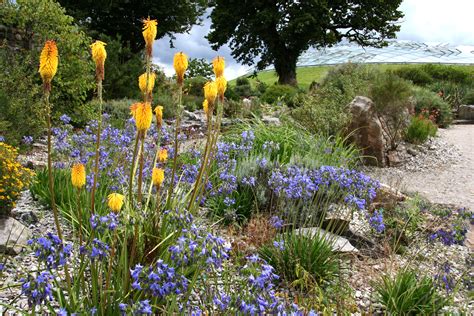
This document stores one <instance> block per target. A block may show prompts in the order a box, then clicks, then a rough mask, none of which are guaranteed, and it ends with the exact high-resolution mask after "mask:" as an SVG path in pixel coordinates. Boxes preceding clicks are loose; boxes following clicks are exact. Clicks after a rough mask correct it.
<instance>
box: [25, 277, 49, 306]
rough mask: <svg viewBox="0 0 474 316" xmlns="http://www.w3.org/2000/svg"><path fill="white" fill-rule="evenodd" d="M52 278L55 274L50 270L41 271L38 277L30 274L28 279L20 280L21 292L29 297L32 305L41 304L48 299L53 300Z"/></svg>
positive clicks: (29, 303)
mask: <svg viewBox="0 0 474 316" xmlns="http://www.w3.org/2000/svg"><path fill="white" fill-rule="evenodd" d="M52 280H53V276H52V275H51V273H49V272H48V271H43V272H41V273H40V274H39V275H38V276H37V277H34V276H32V275H28V277H27V279H24V278H23V279H21V280H20V281H21V282H22V285H21V293H22V294H23V295H26V297H27V298H28V305H29V306H30V307H34V306H37V305H41V304H43V303H44V302H46V300H50V301H52V300H53V289H52V286H51V281H52Z"/></svg>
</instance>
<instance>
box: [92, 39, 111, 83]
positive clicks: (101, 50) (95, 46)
mask: <svg viewBox="0 0 474 316" xmlns="http://www.w3.org/2000/svg"><path fill="white" fill-rule="evenodd" d="M105 45H107V44H105V43H104V42H102V41H95V42H94V43H92V44H91V50H92V59H93V60H94V62H95V74H96V76H97V79H99V80H104V64H105V59H106V58H107V52H106V51H105Z"/></svg>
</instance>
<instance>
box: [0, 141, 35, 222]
mask: <svg viewBox="0 0 474 316" xmlns="http://www.w3.org/2000/svg"><path fill="white" fill-rule="evenodd" d="M17 158H18V150H17V149H16V148H15V147H13V146H10V145H8V144H6V143H4V142H1V141H0V217H2V216H4V215H8V214H9V212H10V210H11V208H13V207H15V201H16V199H17V198H18V196H19V195H20V192H21V191H22V190H23V189H24V188H26V187H28V185H29V183H30V181H31V178H32V176H33V174H34V173H33V172H32V171H31V170H30V169H28V168H25V167H23V166H22V165H21V164H20V163H19V162H18V161H17Z"/></svg>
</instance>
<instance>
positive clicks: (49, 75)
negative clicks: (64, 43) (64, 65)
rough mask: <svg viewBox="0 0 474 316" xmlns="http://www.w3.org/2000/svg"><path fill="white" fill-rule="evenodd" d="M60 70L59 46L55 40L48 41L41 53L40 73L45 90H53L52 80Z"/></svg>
mask: <svg viewBox="0 0 474 316" xmlns="http://www.w3.org/2000/svg"><path fill="white" fill-rule="evenodd" d="M57 71H58V48H57V47H56V42H55V41H46V43H44V47H43V50H42V51H41V55H40V66H39V71H38V72H39V73H40V76H41V79H42V80H43V85H44V88H45V90H47V91H50V90H51V80H53V77H54V75H55V74H56V72H57Z"/></svg>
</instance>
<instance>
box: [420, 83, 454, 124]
mask: <svg viewBox="0 0 474 316" xmlns="http://www.w3.org/2000/svg"><path fill="white" fill-rule="evenodd" d="M413 101H414V103H415V111H416V113H422V112H423V111H424V112H426V111H428V112H429V114H428V115H429V116H432V117H433V118H434V119H435V122H436V124H438V126H441V127H446V126H449V124H450V123H451V121H452V111H451V107H450V105H449V104H448V103H447V102H446V101H444V100H443V99H442V98H441V97H440V96H439V95H437V94H436V93H434V92H432V91H430V90H428V89H426V88H421V87H416V88H414V89H413Z"/></svg>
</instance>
